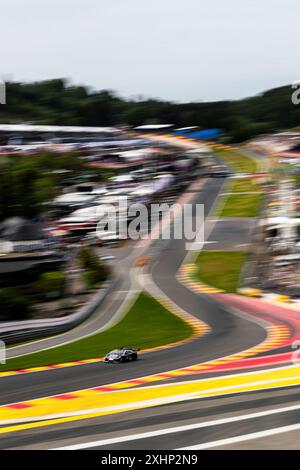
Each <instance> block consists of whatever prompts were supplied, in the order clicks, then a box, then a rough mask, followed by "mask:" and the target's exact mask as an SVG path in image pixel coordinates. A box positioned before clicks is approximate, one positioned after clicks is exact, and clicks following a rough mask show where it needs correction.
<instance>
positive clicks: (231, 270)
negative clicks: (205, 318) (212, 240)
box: [193, 251, 246, 292]
mask: <svg viewBox="0 0 300 470" xmlns="http://www.w3.org/2000/svg"><path fill="white" fill-rule="evenodd" d="M245 259H246V253H244V252H241V251H202V252H201V253H200V254H199V256H198V258H197V260H196V263H195V264H196V270H195V272H194V274H193V278H194V280H195V281H196V282H203V283H205V284H208V285H210V286H213V287H217V288H218V289H222V290H224V291H226V292H236V291H237V288H238V280H239V274H240V272H241V269H242V266H243V264H244V262H245Z"/></svg>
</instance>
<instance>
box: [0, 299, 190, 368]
mask: <svg viewBox="0 0 300 470" xmlns="http://www.w3.org/2000/svg"><path fill="white" fill-rule="evenodd" d="M192 333H193V329H192V327H191V325H189V324H188V323H186V322H184V321H183V320H181V318H179V317H177V316H175V315H173V314H172V313H171V312H169V311H168V310H166V309H165V308H164V307H163V306H162V305H160V304H159V303H158V302H157V301H156V300H155V299H153V298H152V297H150V296H148V295H147V294H144V293H142V294H140V295H139V296H138V298H137V300H136V301H135V303H134V305H133V306H132V307H131V308H130V310H129V312H128V313H127V315H126V316H125V317H124V318H123V319H122V320H121V321H120V322H119V323H118V324H117V325H115V326H113V327H112V328H110V329H109V330H107V331H103V332H102V333H97V334H95V335H93V336H90V337H88V338H83V339H81V340H78V341H75V342H73V343H70V344H66V345H64V346H59V347H56V348H53V349H48V350H46V351H42V352H40V353H34V354H29V355H27V356H22V357H20V358H15V359H9V360H8V361H7V363H6V364H0V372H3V371H6V370H15V369H24V368H28V367H35V366H43V365H52V364H59V363H62V362H69V361H76V360H81V359H90V358H93V357H98V356H103V355H104V354H106V353H107V352H108V351H110V350H111V349H114V348H116V347H120V346H132V347H138V348H141V349H146V348H152V347H155V346H162V345H164V344H168V343H171V342H175V341H180V340H183V339H185V338H188V337H189V336H191V335H192Z"/></svg>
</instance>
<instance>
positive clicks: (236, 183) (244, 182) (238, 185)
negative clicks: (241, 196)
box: [226, 178, 260, 193]
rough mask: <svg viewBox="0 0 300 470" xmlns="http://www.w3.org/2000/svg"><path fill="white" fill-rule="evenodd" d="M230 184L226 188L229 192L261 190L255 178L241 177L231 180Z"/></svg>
mask: <svg viewBox="0 0 300 470" xmlns="http://www.w3.org/2000/svg"><path fill="white" fill-rule="evenodd" d="M229 181H230V182H229V185H228V186H227V188H226V192H228V193H242V192H248V191H257V192H259V191H260V187H259V184H258V183H257V181H256V180H255V179H254V178H241V179H233V180H229Z"/></svg>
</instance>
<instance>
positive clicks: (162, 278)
mask: <svg viewBox="0 0 300 470" xmlns="http://www.w3.org/2000/svg"><path fill="white" fill-rule="evenodd" d="M222 183H223V181H222V180H220V179H218V180H217V179H215V180H208V181H207V182H206V184H205V185H204V187H203V189H202V191H201V193H200V194H198V193H197V194H195V197H194V200H193V201H194V203H204V204H205V215H206V216H207V215H208V214H209V211H210V210H211V208H212V206H213V204H214V202H215V200H216V198H217V196H218V194H219V192H220V189H221V187H222ZM158 255H159V256H157V258H156V260H155V262H154V263H153V265H152V277H153V280H154V282H155V283H156V284H157V285H159V287H160V289H161V290H162V291H163V292H164V293H165V294H166V295H167V296H168V297H169V298H171V299H172V300H173V301H174V302H175V303H176V304H178V305H179V306H180V307H181V308H183V309H184V310H185V311H187V312H189V313H191V314H192V315H194V316H195V317H197V318H200V319H201V320H203V321H204V322H206V323H207V324H208V325H210V327H211V332H210V334H208V335H207V336H205V337H204V338H199V339H196V340H195V341H193V342H190V343H186V344H183V345H180V346H178V347H176V348H172V349H165V350H160V351H153V352H149V353H147V354H145V355H144V356H143V357H142V359H141V360H140V361H138V362H137V363H135V364H128V365H126V364H124V365H123V366H122V368H121V367H120V368H118V371H117V374H118V377H117V380H118V381H120V380H128V379H134V378H138V377H141V376H145V375H150V374H158V373H162V372H165V371H168V370H172V369H175V368H176V369H177V368H184V367H188V366H191V365H192V364H196V363H202V362H206V361H211V360H214V359H216V358H219V357H223V356H228V355H232V354H235V353H238V352H239V351H242V350H245V349H248V348H251V347H254V346H255V345H257V344H259V343H261V342H262V341H264V340H265V339H266V331H265V329H264V328H263V327H262V326H260V325H259V324H258V323H255V322H253V321H249V319H246V317H244V316H240V315H235V314H233V313H232V311H231V310H230V307H232V305H233V303H234V301H235V302H237V300H236V299H235V298H234V297H233V298H232V299H230V297H229V301H228V307H225V306H222V305H221V304H220V303H219V302H218V300H220V299H219V298H218V296H216V298H214V297H212V296H210V297H208V296H205V295H199V294H197V293H195V292H193V291H192V290H190V289H189V288H188V287H185V286H184V285H182V284H181V283H179V281H178V280H177V279H176V277H175V276H176V272H177V270H178V269H179V267H180V265H181V263H182V262H183V259H184V257H185V255H186V252H185V240H182V241H181V240H171V241H170V243H169V244H168V246H164V248H163V250H162V251H160V252H159V253H158ZM133 260H134V257H132V262H133ZM221 300H222V299H221ZM235 307H236V308H239V307H240V306H236V305H235ZM253 307H254V306H253ZM253 307H252V308H253ZM243 309H244V311H245V310H247V305H246V303H245V305H244V306H243ZM265 310H266V314H267V315H268V314H269V316H271V314H272V310H273V307H272V306H271V305H270V306H265ZM268 319H269V317H268ZM268 319H266V320H268ZM291 324H292V322H291ZM198 373H199V372H198ZM198 378H199V377H198ZM115 381H116V369H115V368H114V367H107V366H106V365H104V364H102V363H96V364H89V365H88V364H86V365H81V366H77V367H71V368H64V369H57V370H51V371H44V372H36V373H32V374H24V375H19V376H18V375H16V376H12V377H6V378H4V377H3V378H1V379H0V387H1V397H0V400H1V402H0V403H1V404H3V405H4V404H5V405H7V404H9V403H15V402H21V401H25V400H32V399H34V398H39V397H44V396H49V395H55V394H65V393H68V392H72V391H73V390H79V389H86V388H89V387H96V386H100V385H105V384H109V383H112V382H115ZM173 381H174V379H173ZM296 401H297V396H296V392H294V391H293V389H289V390H288V391H285V389H284V390H276V391H273V392H272V393H271V395H270V392H269V393H268V394H267V393H265V394H264V393H262V392H259V393H256V394H253V393H252V394H245V395H242V396H240V397H239V401H238V405H237V404H236V403H235V398H234V397H233V398H232V397H227V398H218V399H216V398H214V399H198V400H193V401H191V402H183V403H180V404H176V405H174V404H169V405H164V406H163V407H157V408H150V409H147V408H146V409H144V410H135V411H130V412H127V413H121V414H118V422H115V420H114V419H113V416H107V417H101V418H91V419H86V420H82V421H80V422H77V425H76V426H75V427H74V425H72V423H65V424H60V425H53V426H51V427H50V428H49V427H47V428H44V429H39V428H38V432H35V431H34V430H32V429H28V430H24V431H22V433H20V432H18V433H11V434H7V435H5V434H4V435H2V436H1V448H21V447H24V448H28V447H31V446H33V447H34V448H51V447H58V446H62V445H63V444H64V443H65V444H68V443H73V442H75V443H76V442H78V443H82V441H85V442H89V441H93V440H96V438H98V436H99V435H102V437H101V439H102V440H103V439H104V438H107V436H110V435H112V436H115V435H118V436H120V435H125V434H126V435H127V434H128V430H129V429H130V430H131V431H130V433H131V434H136V433H135V429H138V433H139V434H141V433H143V432H146V431H149V429H150V430H154V431H155V430H156V429H157V428H160V427H164V425H165V427H173V425H174V426H177V424H179V423H181V424H182V425H186V424H187V423H189V424H190V423H195V421H197V422H199V419H200V418H201V420H203V418H205V417H209V420H210V419H212V417H216V419H217V418H218V419H219V417H220V416H221V417H223V416H228V415H229V413H230V415H232V413H233V412H234V413H235V412H244V410H249V409H253V408H254V409H260V410H261V409H265V408H266V407H267V408H269V407H271V406H272V405H274V406H278V405H279V404H281V403H285V402H291V403H294V402H296ZM162 409H163V412H162ZM286 413H287V414H286V416H287V418H286V421H287V422H290V421H291V420H293V419H294V418H293V419H292V418H291V412H289V411H287V412H286ZM280 416H281V417H282V416H283V414H280V413H278V415H276V420H275V418H274V423H275V422H276V426H277V424H278V422H279V421H278V420H280ZM259 419H260V420H261V418H259V417H257V418H253V420H250V419H248V418H245V422H247V423H251V425H250V426H248V427H247V430H248V431H249V432H250V431H251V432H252V431H253V430H254V431H256V430H258V429H261V426H260V425H259V424H258V421H257V420H259ZM205 420H206V419H205ZM246 420H247V421H246ZM265 422H266V421H265ZM172 423H173V424H172ZM174 423H175V424H174ZM239 423H244V420H241V421H240V422H239ZM103 424H105V436H103ZM226 425H227V423H221V422H220V423H219V424H218V426H220V431H218V433H217V435H218V436H220V439H223V438H225V437H226V438H227V437H228V436H231V434H232V432H231V431H229V430H228V425H227V427H226ZM216 426H217V425H216ZM222 426H223V427H222ZM177 427H178V426H177ZM273 427H275V424H274V426H273ZM211 429H212V428H211V427H210V426H207V427H206V428H199V429H198V430H197V431H195V430H194V431H193V439H191V431H188V430H180V431H176V432H175V431H174V434H168V437H164V438H163V439H162V438H161V437H156V436H155V435H153V436H151V437H148V438H141V437H139V438H138V439H132V441H130V442H131V444H130V443H128V442H126V443H123V444H122V443H113V442H111V444H105V447H103V444H102V446H101V444H100V445H96V446H93V447H96V448H97V447H98V448H112V449H113V448H123V449H127V448H134V449H136V448H139V446H141V447H140V448H174V447H186V446H188V445H192V444H195V445H196V444H199V443H200V442H207V441H209V440H212V439H210V432H211ZM215 429H216V428H215ZM215 429H214V431H215ZM236 429H239V427H238V426H237V427H236ZM199 433H200V434H199ZM82 436H84V437H82ZM95 437H96V438H95ZM215 437H216V433H215V432H214V440H215ZM94 438H95V439H94ZM101 439H100V440H101ZM112 439H114V438H113V437H112ZM145 439H146V440H145ZM87 447H89V445H87ZM91 447H92V446H91Z"/></svg>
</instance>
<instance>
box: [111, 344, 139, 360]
mask: <svg viewBox="0 0 300 470" xmlns="http://www.w3.org/2000/svg"><path fill="white" fill-rule="evenodd" d="M137 352H138V349H136V348H125V347H122V348H119V349H114V350H113V351H111V352H109V353H108V354H106V356H105V358H104V362H108V363H116V362H129V361H136V360H137V358H138V354H137Z"/></svg>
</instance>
